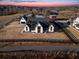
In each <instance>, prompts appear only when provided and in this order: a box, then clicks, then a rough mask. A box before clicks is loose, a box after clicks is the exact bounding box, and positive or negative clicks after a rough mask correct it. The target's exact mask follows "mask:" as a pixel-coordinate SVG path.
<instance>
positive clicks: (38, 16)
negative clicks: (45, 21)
mask: <svg viewBox="0 0 79 59" xmlns="http://www.w3.org/2000/svg"><path fill="white" fill-rule="evenodd" d="M35 17H36V18H45V16H44V15H43V14H37V15H35Z"/></svg>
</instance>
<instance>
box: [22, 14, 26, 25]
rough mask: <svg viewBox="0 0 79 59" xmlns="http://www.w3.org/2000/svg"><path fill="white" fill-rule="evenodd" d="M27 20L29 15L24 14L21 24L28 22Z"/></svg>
mask: <svg viewBox="0 0 79 59" xmlns="http://www.w3.org/2000/svg"><path fill="white" fill-rule="evenodd" d="M26 22H27V17H26V16H25V15H24V16H22V18H21V20H20V24H26Z"/></svg>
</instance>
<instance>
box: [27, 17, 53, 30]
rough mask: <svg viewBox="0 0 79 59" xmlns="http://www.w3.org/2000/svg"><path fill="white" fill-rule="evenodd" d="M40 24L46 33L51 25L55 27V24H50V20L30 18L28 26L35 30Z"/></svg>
mask: <svg viewBox="0 0 79 59" xmlns="http://www.w3.org/2000/svg"><path fill="white" fill-rule="evenodd" d="M39 23H40V24H41V26H42V27H43V30H44V31H46V30H48V27H49V26H50V25H53V23H52V22H50V19H48V18H33V17H30V18H28V21H27V23H26V24H27V25H28V26H29V27H30V30H34V29H35V27H36V25H37V24H39Z"/></svg>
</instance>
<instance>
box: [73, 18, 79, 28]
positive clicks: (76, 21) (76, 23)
mask: <svg viewBox="0 0 79 59" xmlns="http://www.w3.org/2000/svg"><path fill="white" fill-rule="evenodd" d="M72 25H73V26H74V27H75V28H76V29H79V17H77V18H76V19H75V20H74V21H73V24H72Z"/></svg>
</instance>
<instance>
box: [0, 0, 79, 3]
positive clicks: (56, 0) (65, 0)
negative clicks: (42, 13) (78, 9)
mask: <svg viewBox="0 0 79 59" xmlns="http://www.w3.org/2000/svg"><path fill="white" fill-rule="evenodd" d="M0 1H1V0H0ZM2 1H7V2H50V3H79V0H2Z"/></svg>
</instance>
